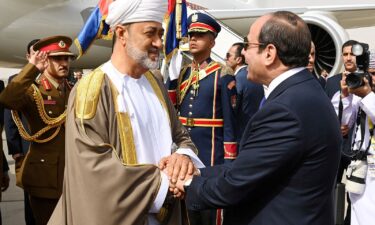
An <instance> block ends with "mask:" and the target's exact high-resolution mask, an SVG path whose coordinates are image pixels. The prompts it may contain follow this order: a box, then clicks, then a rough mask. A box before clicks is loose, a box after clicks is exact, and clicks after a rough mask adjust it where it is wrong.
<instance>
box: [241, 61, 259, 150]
mask: <svg viewBox="0 0 375 225" xmlns="http://www.w3.org/2000/svg"><path fill="white" fill-rule="evenodd" d="M236 88H237V104H236V107H237V110H236V111H237V118H236V119H237V142H238V143H239V141H240V140H241V137H242V135H243V132H244V130H245V127H246V124H247V122H249V120H250V119H251V117H252V116H253V115H254V114H255V113H256V112H257V111H258V108H259V104H260V102H261V100H262V98H263V96H264V90H263V85H261V84H256V83H254V82H252V81H250V80H248V79H247V69H246V67H244V68H242V69H240V70H239V71H238V73H237V74H236Z"/></svg>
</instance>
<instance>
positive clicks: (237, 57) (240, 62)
mask: <svg viewBox="0 0 375 225" xmlns="http://www.w3.org/2000/svg"><path fill="white" fill-rule="evenodd" d="M236 63H237V64H238V65H239V64H244V63H245V62H242V57H241V56H236Z"/></svg>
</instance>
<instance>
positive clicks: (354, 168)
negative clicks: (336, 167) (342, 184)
mask: <svg viewBox="0 0 375 225" xmlns="http://www.w3.org/2000/svg"><path fill="white" fill-rule="evenodd" d="M366 175H367V160H366V159H362V160H359V159H358V160H355V161H353V160H352V161H351V163H350V165H349V166H348V168H347V169H346V190H347V191H348V192H351V193H355V194H362V193H363V192H364V191H365V186H366Z"/></svg>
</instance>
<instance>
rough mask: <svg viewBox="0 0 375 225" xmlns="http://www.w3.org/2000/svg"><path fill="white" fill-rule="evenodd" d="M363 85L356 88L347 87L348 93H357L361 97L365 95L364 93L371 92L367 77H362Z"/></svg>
mask: <svg viewBox="0 0 375 225" xmlns="http://www.w3.org/2000/svg"><path fill="white" fill-rule="evenodd" d="M363 83H364V85H362V86H360V87H357V88H354V89H352V88H349V93H351V94H354V95H357V96H359V97H361V98H363V97H366V95H368V94H370V93H371V86H370V84H369V82H368V80H367V78H363Z"/></svg>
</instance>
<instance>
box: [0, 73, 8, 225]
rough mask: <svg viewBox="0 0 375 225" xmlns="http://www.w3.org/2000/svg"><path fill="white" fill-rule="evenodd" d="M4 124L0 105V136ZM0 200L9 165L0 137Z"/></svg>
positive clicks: (2, 86)
mask: <svg viewBox="0 0 375 225" xmlns="http://www.w3.org/2000/svg"><path fill="white" fill-rule="evenodd" d="M3 90H4V81H2V80H0V93H1V92H2V91H3ZM3 126H4V107H3V106H2V105H0V137H1V133H2V132H3ZM0 150H1V151H0V189H1V190H0V202H1V192H3V191H6V190H7V189H8V187H9V175H8V171H9V166H8V161H7V159H6V158H5V155H4V150H3V140H2V139H0ZM1 224H2V218H1V210H0V225H1Z"/></svg>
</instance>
